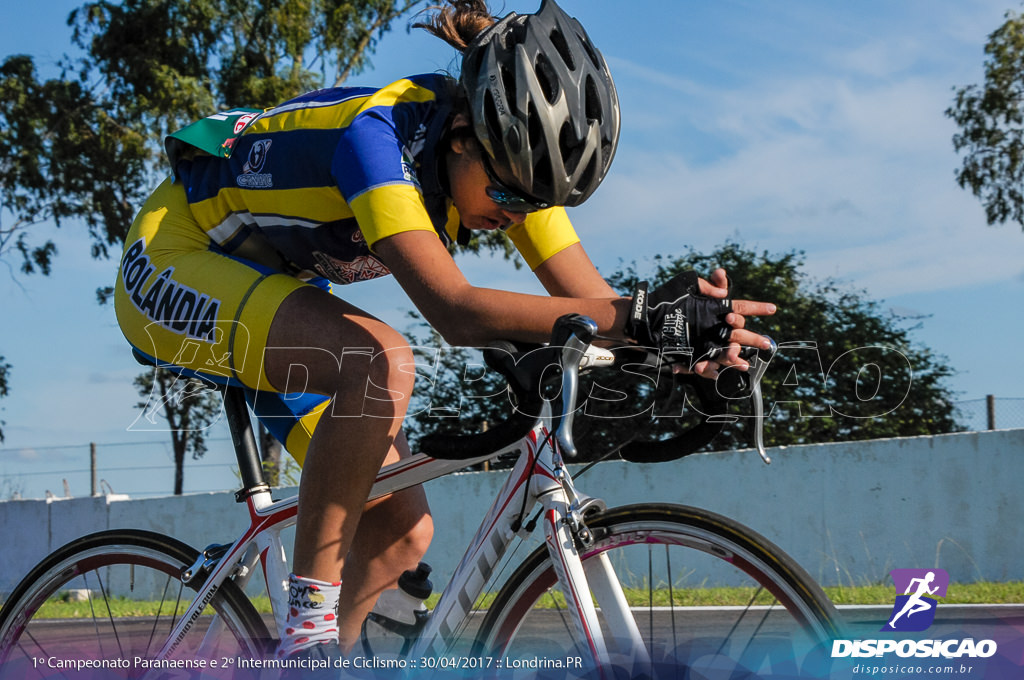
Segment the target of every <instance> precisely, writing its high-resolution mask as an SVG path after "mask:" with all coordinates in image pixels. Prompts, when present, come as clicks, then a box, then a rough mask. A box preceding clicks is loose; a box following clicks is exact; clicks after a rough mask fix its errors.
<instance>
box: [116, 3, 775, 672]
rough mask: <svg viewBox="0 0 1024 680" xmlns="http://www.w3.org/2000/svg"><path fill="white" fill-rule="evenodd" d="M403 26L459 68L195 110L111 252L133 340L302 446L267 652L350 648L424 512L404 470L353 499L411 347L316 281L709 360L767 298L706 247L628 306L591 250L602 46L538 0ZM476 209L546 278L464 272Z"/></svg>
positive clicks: (406, 555) (751, 341)
mask: <svg viewBox="0 0 1024 680" xmlns="http://www.w3.org/2000/svg"><path fill="white" fill-rule="evenodd" d="M424 27H425V28H427V30H429V31H431V32H432V33H434V34H435V35H437V36H439V37H441V38H443V39H444V40H446V41H447V42H448V43H450V44H451V45H453V46H454V47H456V48H457V49H459V50H460V51H461V52H462V53H463V59H462V71H461V77H460V79H459V80H455V79H452V78H450V77H447V76H444V75H421V76H413V77H410V78H406V79H403V80H399V81H397V82H395V83H392V84H391V85H388V86H387V87H384V88H382V89H378V90H375V89H366V88H336V89H327V90H319V91H316V92H311V93H309V94H306V95H303V96H300V97H298V98H296V99H293V100H291V101H288V102H285V103H283V104H281V105H280V106H277V107H274V108H271V109H269V110H267V111H264V112H262V113H259V114H249V115H244V116H242V115H240V113H242V112H225V113H224V114H219V115H218V116H213V117H211V119H210V120H214V121H222V122H223V121H227V122H228V124H231V123H234V126H233V128H232V129H231V132H232V135H229V136H228V138H226V139H225V141H224V143H223V144H222V145H221V146H220V148H219V149H218V148H215V149H213V150H212V151H213V152H212V153H208V152H207V151H209V149H207V150H206V151H204V150H203V149H201V148H194V147H192V146H189V145H188V144H181V143H179V142H178V141H174V140H172V141H171V143H170V144H169V146H168V150H169V152H170V154H169V155H171V156H172V165H173V170H174V176H173V177H172V178H170V179H168V180H167V181H165V182H164V183H163V184H162V185H161V186H160V187H159V188H158V189H156V191H155V192H154V193H153V195H152V196H151V197H150V198H149V200H148V202H147V203H146V204H145V205H144V206H143V208H142V210H141V212H140V213H139V215H138V217H137V218H136V220H135V222H134V224H133V226H132V229H131V232H130V234H129V236H128V239H127V242H126V245H125V254H124V257H123V259H122V262H121V271H120V274H119V277H118V282H117V292H116V308H117V315H118V321H119V323H120V325H121V328H122V329H123V331H124V333H125V336H126V337H127V338H128V340H129V342H130V343H131V344H132V345H133V346H134V347H135V348H136V350H137V351H139V352H141V353H142V354H144V355H147V356H148V357H149V358H151V359H156V360H159V361H160V362H162V363H169V364H173V365H175V366H177V367H179V369H180V370H181V371H182V372H183V373H185V374H189V373H191V372H194V373H199V374H202V375H204V376H207V377H213V378H214V379H216V380H220V381H222V382H228V381H230V382H233V383H235V384H241V385H243V386H245V387H246V388H247V392H248V395H249V398H250V402H251V404H252V406H253V410H254V411H255V412H256V414H257V415H258V416H259V417H260V418H261V419H263V420H264V422H266V423H267V425H268V427H269V428H270V429H271V431H273V432H274V433H275V434H276V435H277V436H278V438H279V439H281V441H282V442H284V443H285V446H286V448H287V449H288V450H289V452H290V453H291V454H292V455H293V456H295V457H296V458H297V459H298V460H299V462H300V463H302V465H303V469H302V478H301V483H300V489H299V508H298V517H297V529H296V536H295V548H294V553H293V569H294V574H293V575H292V577H291V581H290V588H291V605H292V606H291V611H290V616H289V621H288V623H287V625H286V627H285V630H282V631H280V634H281V645H280V647H279V650H278V654H279V655H282V656H284V655H289V654H293V653H296V652H302V653H305V654H326V653H332V652H331V650H333V653H337V647H336V645H337V644H338V643H339V641H340V646H341V649H342V651H347V650H349V649H350V648H351V646H352V644H353V643H354V641H355V640H356V639H357V636H358V632H359V627H360V624H361V622H362V620H363V618H364V617H365V615H366V613H367V612H368V611H369V609H370V608H371V607H372V605H373V603H374V602H375V600H376V598H377V596H378V594H379V593H380V592H381V591H382V590H384V589H385V588H388V587H393V586H394V584H395V582H396V580H397V578H398V576H399V575H400V574H401V572H402V571H404V570H405V569H407V568H409V567H412V566H415V565H416V563H417V561H418V560H419V558H420V557H421V556H422V555H423V554H424V552H425V551H426V548H427V545H428V543H429V542H430V539H431V535H432V523H431V519H430V515H429V510H428V507H427V503H426V498H425V495H424V493H423V490H422V489H419V488H416V489H410V490H407V491H403V492H400V493H396V494H394V495H392V496H390V497H388V498H384V499H381V500H378V501H375V502H373V503H370V504H367V503H366V499H367V497H368V495H369V492H370V488H371V486H372V484H373V481H374V477H375V475H376V473H377V471H378V469H379V468H380V467H381V465H382V464H383V463H391V462H394V461H395V460H397V459H398V458H400V457H402V456H406V455H408V448H407V446H406V444H405V440H404V438H403V437H402V433H401V426H402V419H403V417H404V415H405V410H406V407H407V404H408V400H409V395H410V393H411V392H412V386H413V371H412V370H411V368H410V367H411V366H412V365H413V358H412V354H411V350H410V349H409V347H408V345H407V343H406V341H405V339H404V338H403V337H402V336H401V335H399V333H397V332H396V331H395V330H393V329H392V328H390V327H389V326H387V325H386V324H384V323H383V322H381V321H380V320H378V319H376V318H374V317H373V316H372V315H371V314H370V313H368V312H366V311H363V310H361V309H357V308H356V307H354V306H352V305H350V304H348V303H347V302H345V301H344V300H343V299H341V298H339V297H335V296H333V295H332V294H331V292H330V282H334V283H338V284H347V283H352V282H355V281H360V280H364V279H370V278H374V277H377V276H382V275H385V274H387V273H390V274H392V275H394V276H395V278H396V279H397V281H398V283H399V284H400V285H401V286H402V288H403V289H404V290H405V291H406V292H407V293H408V295H409V297H410V298H411V299H412V301H413V303H414V304H415V305H416V307H417V308H418V309H419V310H420V312H421V313H422V314H423V316H424V317H425V318H426V319H427V321H429V322H430V324H431V325H433V327H434V328H436V329H437V330H438V331H439V332H440V333H441V335H442V336H443V337H444V338H445V339H446V340H447V341H448V342H449V343H451V344H453V345H466V346H483V345H485V344H486V343H487V342H488V341H491V340H493V339H511V340H521V341H532V342H541V341H544V340H545V339H546V338H547V336H548V334H549V333H550V330H551V327H552V325H553V323H554V321H555V319H557V318H558V317H559V316H562V315H563V314H567V313H572V312H575V313H581V314H585V315H587V316H590V317H591V318H593V319H594V320H595V321H596V322H597V324H598V326H599V329H600V332H601V333H602V334H603V335H605V336H611V337H619V338H623V339H635V340H639V341H642V342H645V343H655V344H657V345H660V346H662V347H672V348H678V347H680V346H683V347H688V348H689V349H691V350H692V351H694V352H696V356H700V355H705V358H704V359H703V360H702V361H699V362H697V363H696V364H695V366H694V368H695V370H697V372H698V373H701V374H702V375H705V376H707V377H713V376H714V375H715V372H716V370H717V369H719V368H721V367H722V366H727V365H736V366H740V367H744V366H745V362H743V361H742V360H741V359H739V358H738V357H737V352H738V349H739V346H740V345H755V346H765V343H766V339H765V338H762V337H761V336H759V335H756V334H754V333H752V332H750V331H747V330H744V329H743V326H744V316H745V315H750V314H770V313H772V312H773V311H774V307H772V306H771V305H768V304H764V303H757V302H750V301H742V300H740V301H732V302H731V306H730V303H729V301H727V300H725V297H726V294H727V291H726V277H725V272H723V271H721V270H718V271H716V272H715V273H714V274H713V275H712V277H711V280H710V281H700V282H699V283H697V281H696V278H694V279H692V280H691V281H690V285H689V286H688V287H684V288H685V289H680V290H678V291H674V292H672V293H671V294H666V293H665V292H664V291H653V292H652V294H651V295H650V296H648V297H649V298H651V299H653V300H654V301H655V302H658V303H660V304H657V305H651V306H650V307H648V305H647V304H645V303H644V301H643V300H641V299H640V298H641V297H642V296H635V298H636V300H635V302H636V306H635V307H636V308H635V309H631V299H630V298H622V297H619V296H618V295H617V294H616V293H615V292H614V291H613V290H612V289H611V288H610V287H609V286H608V284H607V283H606V282H605V281H604V279H603V278H602V277H601V276H600V274H599V273H598V272H597V270H596V269H595V268H594V266H593V264H592V263H591V262H590V260H589V259H588V257H587V255H586V254H585V252H584V250H583V248H582V246H581V245H580V243H579V239H578V238H577V236H576V233H575V232H574V230H573V228H572V226H571V225H570V223H569V220H568V218H567V216H566V213H565V210H564V208H563V206H575V205H578V204H580V203H582V202H583V201H584V200H586V199H587V198H588V197H589V196H590V195H591V194H592V193H593V191H594V190H595V189H596V188H597V186H598V184H600V183H601V181H602V180H603V179H604V176H605V174H606V173H607V171H608V167H609V165H610V163H611V160H612V156H613V155H614V152H615V147H616V143H617V140H618V133H619V107H618V100H617V98H616V93H615V88H614V85H613V84H612V80H611V77H610V75H609V73H608V69H607V65H606V64H605V61H604V59H603V58H602V57H601V55H600V53H599V52H598V51H597V50H596V49H595V48H594V46H593V45H592V43H591V42H590V40H589V38H588V37H587V34H586V33H585V32H584V30H583V28H582V27H581V26H580V24H579V23H578V22H577V21H576V20H574V19H572V18H570V17H569V16H568V15H566V14H565V13H564V12H563V11H562V10H561V9H560V8H559V7H558V6H557V5H556V4H555V2H553V0H544V1H543V3H542V4H541V7H540V9H539V10H538V12H537V13H536V14H532V15H517V14H514V13H513V14H509V15H508V16H506V17H504V18H503V19H501V20H500V21H499V20H496V19H495V18H494V17H492V16H491V15H490V13H489V11H488V9H487V7H486V4H485V2H484V0H447V5H446V6H445V7H442V8H438V9H437V10H436V12H435V13H434V14H433V15H432V16H431V18H430V19H429V21H428V23H427V24H425V25H424ZM208 122H209V121H208ZM181 139H190V138H189V137H188V135H187V134H185V135H178V136H176V137H175V140H179V141H180V140H181ZM493 229H501V230H504V231H505V232H506V233H507V234H508V236H509V237H510V238H511V239H512V241H513V242H514V244H515V245H516V246H517V248H518V250H519V252H520V253H521V254H522V255H523V257H524V258H525V260H526V262H527V263H528V264H529V265H530V267H531V268H532V269H533V271H534V273H535V274H536V275H537V277H538V278H539V280H540V281H541V282H542V284H543V285H544V287H545V289H546V290H547V291H548V293H550V297H546V296H535V295H524V294H518V293H511V292H505V291H500V290H491V289H487V288H481V287H477V286H473V285H471V284H470V283H468V282H467V281H466V279H465V277H464V276H463V275H462V273H461V272H460V271H459V269H458V267H457V266H456V265H455V263H454V261H453V260H452V257H451V255H450V253H449V249H448V246H449V245H450V244H452V243H453V242H455V241H457V240H459V239H460V237H461V236H463V235H465V234H467V233H468V231H467V230H469V231H471V230H493ZM701 293H702V294H703V295H701ZM709 352H710V353H709ZM709 357H714V358H713V359H712V358H709ZM364 506H365V507H364ZM342 575H344V584H345V585H344V588H341V581H342ZM322 643H330V647H325V646H324V645H323V644H322Z"/></svg>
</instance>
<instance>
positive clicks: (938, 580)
mask: <svg viewBox="0 0 1024 680" xmlns="http://www.w3.org/2000/svg"><path fill="white" fill-rule="evenodd" d="M889 574H890V576H892V580H893V583H895V584H896V592H897V593H900V592H902V593H903V594H902V595H896V604H894V605H893V607H892V615H891V616H890V617H889V623H887V624H885V626H884V627H882V630H883V631H893V630H897V631H902V632H905V633H910V632H917V631H922V630H925V629H926V628H928V626H930V625H932V622H933V621H935V610H936V608H937V607H938V602H937V601H936V600H935V599H934V598H935V597H945V596H946V588H947V587H949V574H947V573H946V571H945V570H943V569H893V570H892V571H891V572H889ZM929 596H934V597H929Z"/></svg>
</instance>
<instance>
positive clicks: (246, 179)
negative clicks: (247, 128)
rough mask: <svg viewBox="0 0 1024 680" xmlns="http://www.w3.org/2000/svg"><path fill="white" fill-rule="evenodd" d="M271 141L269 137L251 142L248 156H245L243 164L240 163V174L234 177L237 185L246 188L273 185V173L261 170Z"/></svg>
mask: <svg viewBox="0 0 1024 680" xmlns="http://www.w3.org/2000/svg"><path fill="white" fill-rule="evenodd" d="M271 143H272V140H269V139H259V140H256V141H255V142H253V145H252V148H251V149H249V156H248V158H246V160H245V164H244V165H242V174H240V175H238V177H236V178H235V180H236V181H237V182H238V186H240V187H245V188H247V189H270V188H271V187H273V186H274V179H273V175H271V174H270V173H269V172H268V173H264V172H263V166H264V165H265V164H266V162H267V156H269V155H270V145H271Z"/></svg>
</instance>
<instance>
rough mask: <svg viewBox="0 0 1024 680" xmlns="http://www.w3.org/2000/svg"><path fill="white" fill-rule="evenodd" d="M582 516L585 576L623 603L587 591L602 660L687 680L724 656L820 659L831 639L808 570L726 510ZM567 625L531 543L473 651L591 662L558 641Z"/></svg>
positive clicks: (733, 659) (728, 659)
mask: <svg viewBox="0 0 1024 680" xmlns="http://www.w3.org/2000/svg"><path fill="white" fill-rule="evenodd" d="M586 524H587V526H588V527H589V528H590V530H591V531H592V533H593V535H594V540H593V542H592V543H591V545H589V546H586V547H580V556H581V558H582V560H583V565H584V569H585V570H586V572H587V574H588V580H590V581H591V583H592V585H593V584H594V583H596V582H597V581H598V580H599V578H598V577H599V575H600V574H606V575H610V578H611V580H616V581H618V582H619V583H621V585H622V590H623V591H624V592H625V595H626V599H627V601H628V604H629V607H628V609H625V610H624V608H623V607H620V606H615V605H614V604H613V603H612V602H611V599H610V597H609V596H607V595H602V594H601V592H600V590H599V589H598V588H596V587H595V588H594V589H593V591H592V595H593V596H594V599H595V602H596V604H597V606H598V609H599V613H598V617H599V619H600V620H601V627H602V632H603V633H604V635H605V637H606V641H607V644H608V645H609V652H610V655H611V657H612V660H613V663H614V664H615V665H617V666H618V665H622V666H625V667H626V669H627V671H626V672H627V674H628V675H629V676H632V677H639V676H646V677H656V678H660V677H683V675H680V673H683V669H684V668H687V669H690V671H691V676H692V671H696V670H699V669H700V667H701V666H706V667H707V668H706V670H708V671H713V670H714V669H716V668H717V669H718V674H720V673H721V671H722V666H723V664H725V665H727V666H728V665H730V664H732V665H733V667H734V668H736V669H740V668H743V669H747V670H752V671H753V672H755V673H757V672H764V671H765V664H766V663H767V664H769V665H770V664H772V663H773V660H774V662H775V663H778V664H785V668H779V669H777V670H786V671H788V670H791V669H792V667H793V666H794V664H801V663H803V664H808V663H814V664H819V663H821V662H822V656H823V654H825V653H826V652H825V651H824V646H823V645H824V644H825V643H827V642H828V641H829V640H831V639H834V638H836V637H841V630H840V624H839V620H838V615H837V614H836V611H835V608H834V607H833V605H832V603H831V602H830V601H829V600H828V598H827V597H826V596H825V594H824V593H823V592H822V590H821V588H820V587H819V586H818V585H817V584H816V583H815V582H814V581H813V580H812V579H811V577H810V576H809V575H808V574H807V572H805V571H804V570H803V569H802V568H801V567H800V566H799V565H798V564H797V563H796V562H794V561H793V560H792V558H790V557H789V556H788V555H786V554H785V553H784V552H782V550H780V549H779V548H778V547H776V546H775V545H774V544H772V543H771V542H770V541H768V540H767V539H765V538H764V537H763V536H760V535H759V534H757V533H756V532H754V531H752V530H750V529H748V528H746V527H744V526H742V525H740V524H738V523H736V522H734V521H732V520H730V519H728V518H726V517H722V516H720V515H716V514H714V513H711V512H707V511H705V510H700V509H697V508H691V507H686V506H678V505H668V504H645V505H633V506H626V507H621V508H615V509H612V510H607V511H602V512H597V513H595V514H592V515H589V516H588V517H587V518H586ZM609 565H610V570H609V569H608V566H609ZM613 590H614V589H613ZM574 630H575V629H574V627H573V623H572V621H571V620H570V618H569V615H568V612H567V611H566V610H565V607H564V599H563V597H562V593H561V591H560V590H559V587H558V583H557V576H556V571H555V569H554V568H553V567H552V563H551V559H550V557H549V554H548V551H547V549H546V548H545V547H544V546H541V547H540V548H538V549H537V550H535V551H534V552H533V553H532V554H531V555H530V556H529V557H528V558H527V559H526V561H525V562H524V563H523V564H522V565H521V566H520V567H519V568H518V569H517V570H516V571H515V573H514V574H513V575H512V577H511V578H510V579H509V581H508V582H507V583H506V584H505V585H504V587H503V588H502V589H501V591H500V592H499V593H498V595H497V597H496V599H495V601H494V602H493V604H492V605H491V607H490V609H489V610H488V612H487V615H486V616H485V618H484V620H483V622H482V623H481V626H480V630H479V632H478V635H477V642H476V645H477V652H478V653H480V654H484V655H489V656H493V657H494V658H499V659H503V660H505V661H504V662H503V663H504V664H506V665H512V666H515V667H523V668H528V667H530V666H531V665H532V666H533V667H535V668H545V667H546V668H552V669H557V668H559V667H560V666H561V667H563V668H568V669H569V670H570V672H571V670H572V668H571V667H572V666H573V665H575V664H582V666H583V667H584V668H586V667H587V666H588V665H592V661H590V660H589V659H587V658H586V655H585V652H584V648H585V646H584V645H579V644H577V643H574V642H566V641H567V640H569V641H571V640H573V638H575V635H574ZM640 645H642V646H643V647H644V648H643V649H637V647H638V646H640ZM638 666H640V667H642V668H639V667H638ZM581 675H587V677H590V675H589V674H587V673H581ZM728 675H729V673H728V672H726V673H725V677H728Z"/></svg>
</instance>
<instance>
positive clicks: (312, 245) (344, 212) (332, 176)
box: [176, 75, 578, 283]
mask: <svg viewBox="0 0 1024 680" xmlns="http://www.w3.org/2000/svg"><path fill="white" fill-rule="evenodd" d="M455 86H456V85H455V82H454V81H453V80H452V79H450V78H447V77H444V76H440V75H421V76H412V77H409V78H405V79H402V80H399V81H397V82H395V83H392V84H391V85H388V86H387V87H384V88H382V89H367V88H332V89H325V90H318V91H315V92H310V93H308V94H305V95H302V96H300V97H297V98H295V99H292V100H290V101H288V102H285V103H284V104H281V105H280V106H277V107H274V108H272V109H269V110H267V111H265V112H263V113H261V114H258V115H256V116H255V117H254V118H253V117H250V118H251V120H248V121H247V122H248V125H247V127H246V128H245V129H244V132H242V134H241V135H240V136H239V137H238V138H237V139H236V140H235V141H234V148H233V152H232V153H231V155H230V157H228V158H222V157H217V156H207V155H196V156H195V157H193V158H192V159H190V160H183V161H181V162H180V163H179V164H178V166H177V168H176V173H177V176H178V177H179V178H180V179H181V181H182V182H183V183H184V185H185V188H186V195H187V200H188V203H189V206H190V208H191V210H192V213H193V215H194V216H195V218H196V220H197V222H198V223H199V224H200V226H201V227H202V228H203V229H204V230H205V231H206V233H207V234H208V235H209V237H210V238H211V240H212V241H214V242H215V243H217V244H219V246H220V247H221V248H222V249H223V250H224V251H226V252H227V253H231V254H235V255H238V256H240V257H248V258H251V259H253V260H255V261H267V258H266V257H265V255H266V253H268V252H272V253H274V254H276V255H277V256H279V257H280V258H281V259H282V260H283V261H284V263H285V264H286V265H287V267H288V268H289V271H290V272H291V273H294V274H296V275H298V276H299V277H300V278H310V277H316V276H322V277H326V278H327V279H329V280H331V281H334V282H336V283H352V282H354V281H360V280H365V279H372V278H376V277H378V276H383V275H385V274H387V273H388V270H387V268H386V266H385V265H384V264H383V263H382V262H381V261H380V260H379V259H378V258H377V257H375V256H374V254H373V245H374V244H375V243H376V242H377V241H379V240H381V239H382V238H386V237H387V236H391V235H393V234H397V233H400V232H404V231H410V230H427V231H433V232H435V233H436V234H437V235H438V237H439V238H440V239H441V240H442V242H443V243H444V244H445V245H449V244H450V243H451V242H452V241H453V240H454V239H455V238H456V235H457V233H458V229H459V216H458V214H457V212H456V210H455V209H454V207H453V205H452V203H451V200H450V199H449V198H448V197H447V196H446V194H445V191H444V188H443V185H442V183H443V179H442V177H441V173H442V172H443V169H442V168H443V158H440V157H439V154H443V153H444V148H442V147H443V146H444V139H445V133H446V131H447V129H448V125H449V123H450V121H451V118H452V116H453V115H454V113H455V111H454V104H455ZM508 234H509V236H510V237H511V238H512V240H513V242H514V243H515V245H516V247H517V248H518V250H519V251H520V253H521V254H522V255H523V257H524V258H525V259H526V261H527V263H528V264H529V265H530V267H531V268H536V267H537V265H539V264H540V263H541V262H543V261H544V260H545V259H547V258H548V257H551V255H553V254H555V253H557V252H559V251H560V250H562V249H563V248H565V247H567V246H569V245H571V244H573V243H576V242H577V241H578V238H577V237H576V234H575V231H574V230H573V228H572V225H571V224H570V222H569V219H568V217H567V216H566V214H565V211H564V209H562V208H553V209H550V210H544V211H540V212H538V213H532V214H530V215H529V216H528V217H527V219H526V221H525V222H524V223H523V224H521V225H515V226H513V227H511V228H510V229H509V230H508ZM268 249H269V251H268Z"/></svg>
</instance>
